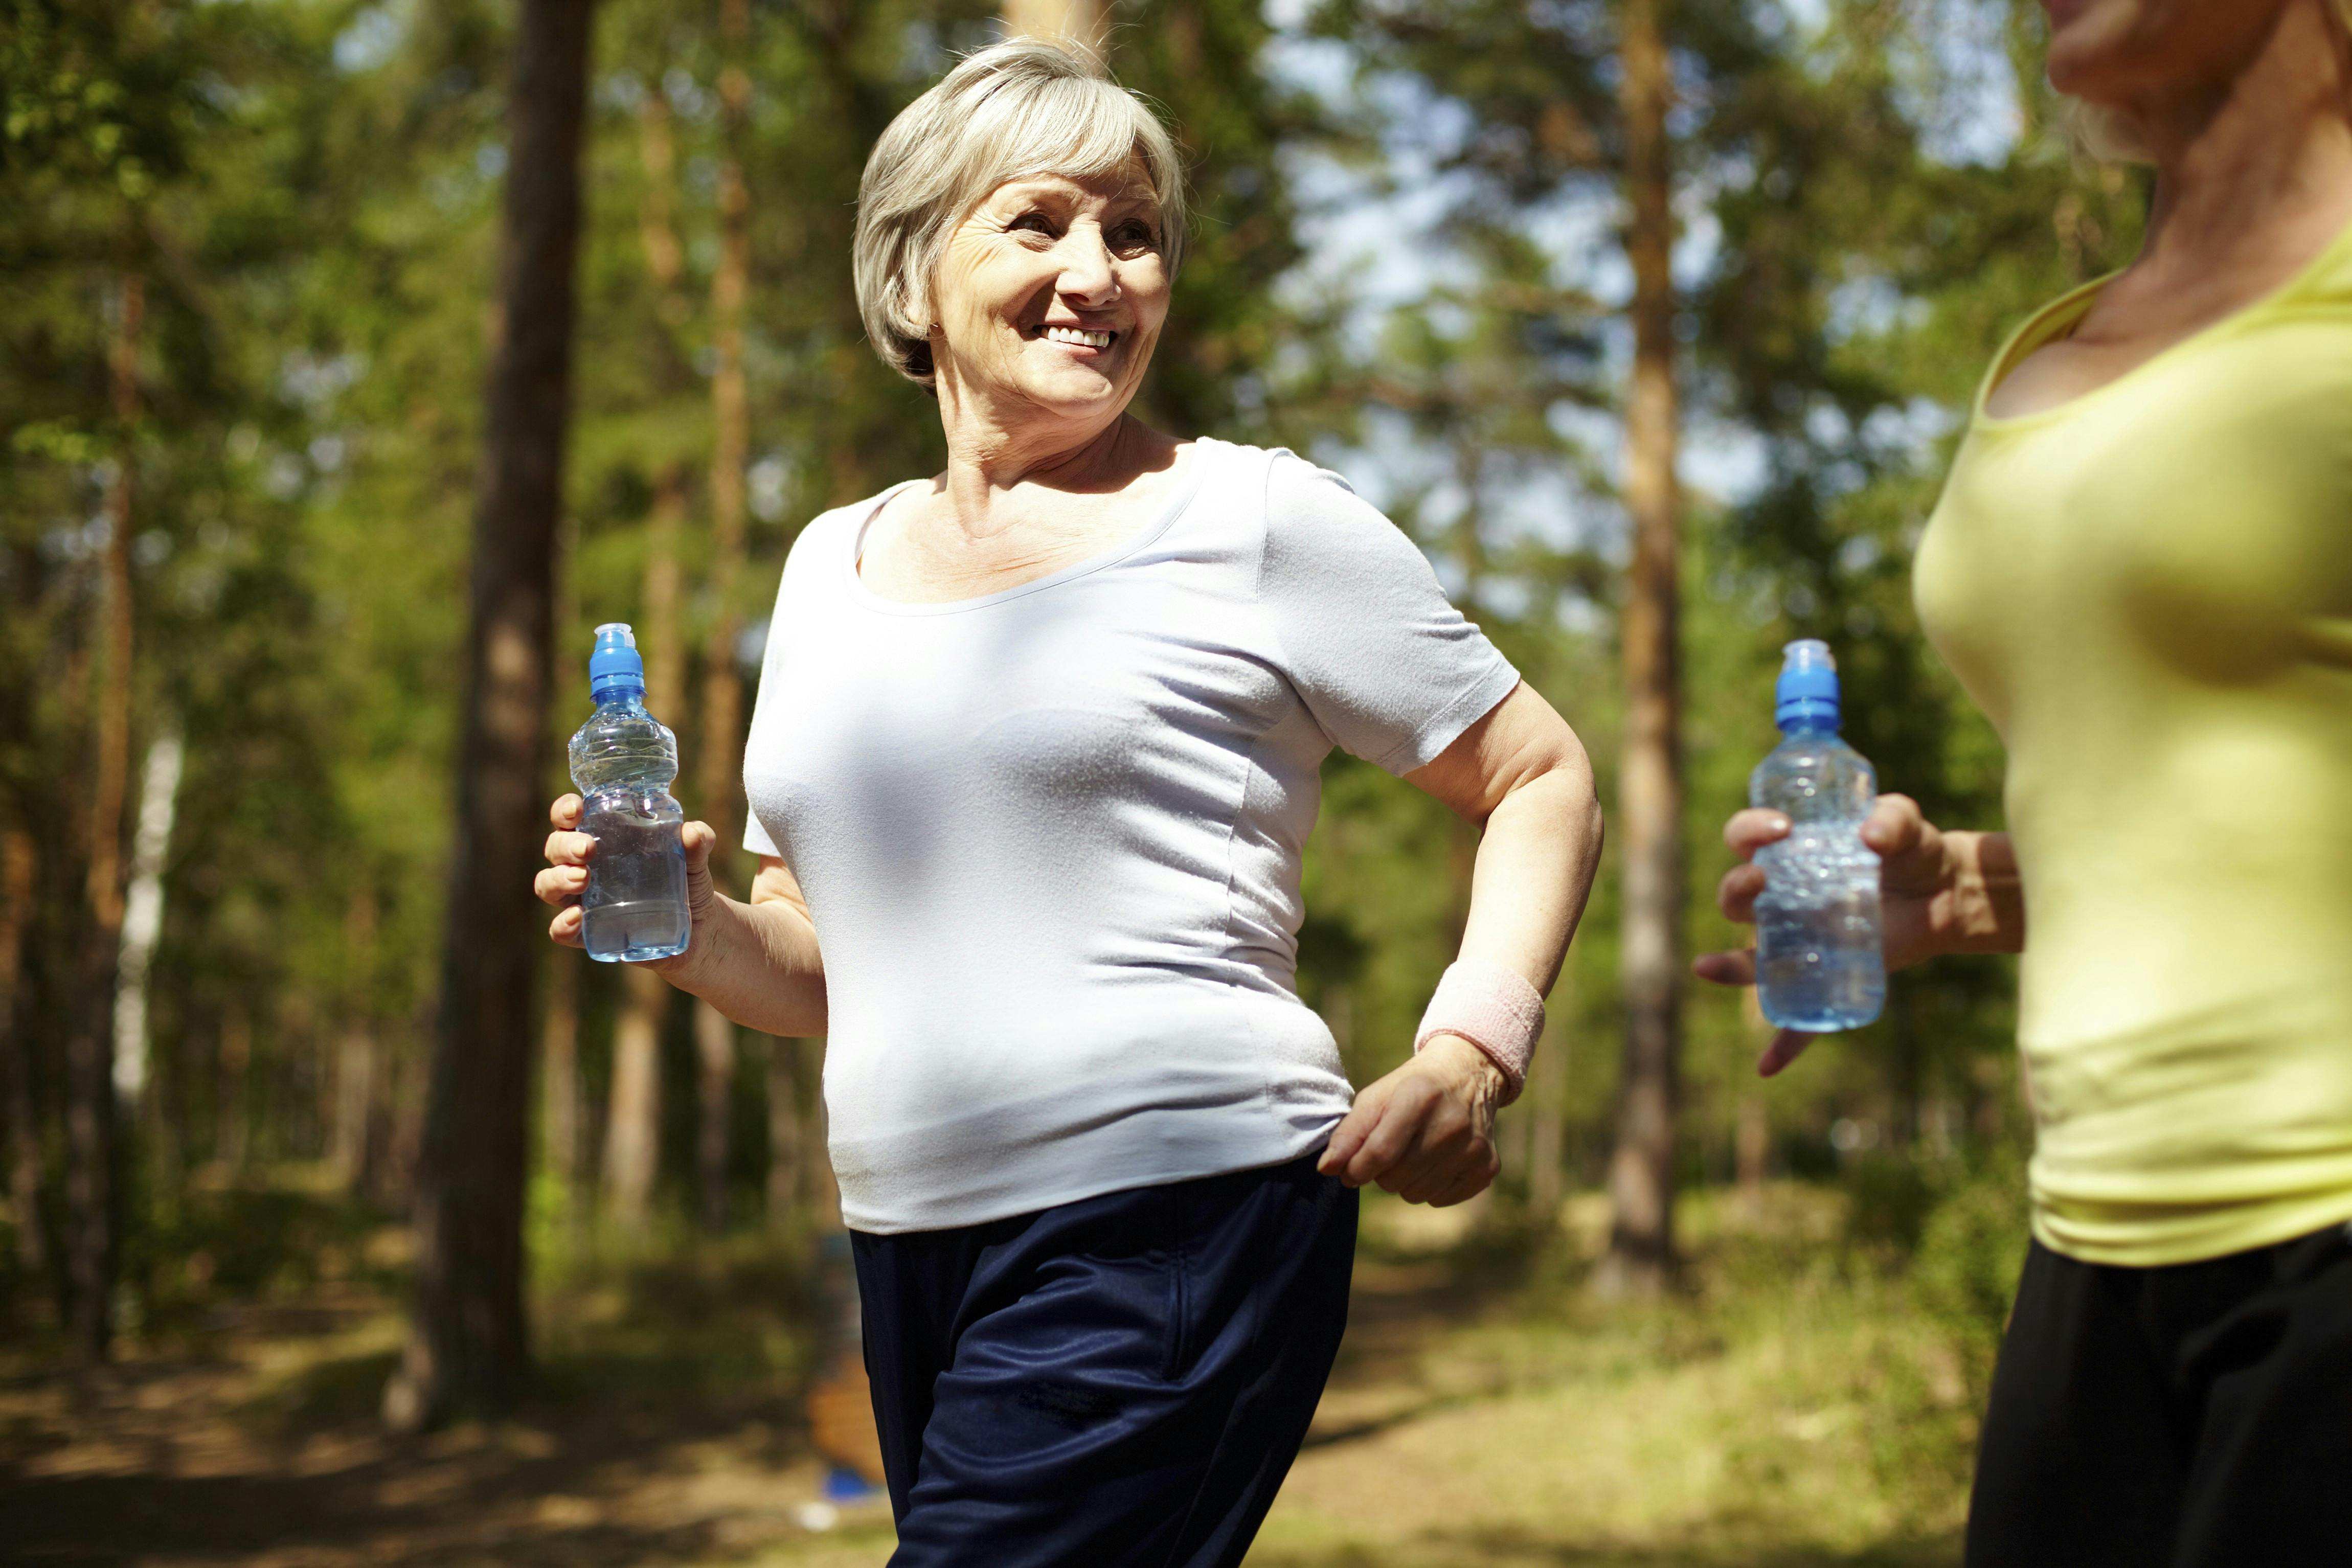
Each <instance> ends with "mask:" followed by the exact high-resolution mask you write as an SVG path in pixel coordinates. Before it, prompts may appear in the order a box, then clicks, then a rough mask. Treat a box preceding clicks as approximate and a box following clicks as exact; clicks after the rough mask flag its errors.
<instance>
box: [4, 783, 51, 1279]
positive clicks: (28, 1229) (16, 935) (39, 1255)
mask: <svg viewBox="0 0 2352 1568" xmlns="http://www.w3.org/2000/svg"><path fill="white" fill-rule="evenodd" d="M34 853H35V851H34V849H33V835H32V834H30V833H28V832H26V831H25V830H23V829H22V828H10V829H8V830H6V831H5V832H0V1037H5V1040H6V1042H7V1043H6V1045H5V1047H0V1093H5V1094H6V1095H7V1097H8V1103H7V1106H6V1107H5V1109H6V1113H7V1117H8V1215H9V1218H11V1219H13V1220H14V1221H15V1222H16V1261H17V1263H18V1264H19V1265H20V1266H21V1267H22V1268H23V1269H24V1270H25V1272H26V1273H27V1274H34V1275H37V1274H39V1273H40V1271H41V1270H42V1268H43V1266H44V1265H45V1264H46V1263H47V1259H48V1249H47V1239H48V1238H47V1231H46V1229H45V1228H44V1226H43V1222H42V1215H41V1120H40V1115H39V1111H38V1107H37V1105H36V1103H35V1102H34V1098H33V1094H34V1090H33V1031H32V1030H30V1029H29V1028H26V1027H23V1026H21V1025H20V1024H19V1023H18V1021H17V1018H16V981H17V977H19V976H20V975H22V974H23V973H24V967H23V956H24V951H25V938H26V935H27V934H28V933H29V932H30V931H31V930H32V925H33V857H34Z"/></svg>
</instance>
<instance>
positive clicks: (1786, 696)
mask: <svg viewBox="0 0 2352 1568" xmlns="http://www.w3.org/2000/svg"><path fill="white" fill-rule="evenodd" d="M1780 658H1781V664H1780V685H1778V686H1777V687H1776V688H1775V689H1774V691H1773V694H1772V722H1773V723H1775V724H1777V725H1779V726H1780V727H1781V728H1782V729H1784V730H1789V729H1797V728H1800V727H1801V728H1806V729H1832V730H1833V729H1835V728H1837V727H1838V677H1837V660H1836V659H1834V658H1832V657H1831V655H1830V645H1829V644H1828V643H1822V642H1816V641H1815V640H1813V639H1812V638H1811V637H1807V638H1803V639H1801V640H1800V641H1798V642H1794V643H1790V644H1789V645H1788V646H1787V647H1785V648H1783V649H1781V650H1780Z"/></svg>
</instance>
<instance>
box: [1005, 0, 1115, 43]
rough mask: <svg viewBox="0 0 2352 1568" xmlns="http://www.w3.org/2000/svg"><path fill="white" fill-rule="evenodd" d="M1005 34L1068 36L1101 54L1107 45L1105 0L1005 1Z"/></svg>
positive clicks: (1108, 38)
mask: <svg viewBox="0 0 2352 1568" xmlns="http://www.w3.org/2000/svg"><path fill="white" fill-rule="evenodd" d="M1004 32H1005V36H1006V37H1015V38H1017V37H1032V38H1067V39H1070V40H1071V41H1073V42H1075V43H1080V44H1084V45H1085V46H1086V47H1087V48H1089V49H1092V50H1093V51H1095V53H1096V54H1097V55H1101V54H1103V53H1105V52H1106V51H1107V50H1108V48H1109V47H1110V6H1109V5H1108V0H1005V3H1004Z"/></svg>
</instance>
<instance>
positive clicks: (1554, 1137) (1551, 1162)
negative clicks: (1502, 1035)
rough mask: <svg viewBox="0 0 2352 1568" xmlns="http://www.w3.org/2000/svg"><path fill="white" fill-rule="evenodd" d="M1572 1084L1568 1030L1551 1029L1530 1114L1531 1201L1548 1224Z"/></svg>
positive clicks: (1532, 1072)
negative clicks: (1532, 1132) (1565, 1102)
mask: <svg viewBox="0 0 2352 1568" xmlns="http://www.w3.org/2000/svg"><path fill="white" fill-rule="evenodd" d="M1564 995H1565V991H1564V988H1563V989H1561V990H1555V991H1554V992H1553V998H1554V1000H1553V1007H1554V1008H1555V1009H1557V1008H1559V1005H1560V1003H1561V1001H1562V1000H1563V999H1564ZM1567 1085H1568V1031H1567V1030H1564V1029H1558V1028H1553V1029H1548V1030H1545V1031H1544V1039H1543V1043H1542V1045H1541V1046H1540V1047H1539V1048H1538V1050H1537V1051H1536V1059H1535V1061H1533V1062H1532V1063H1531V1064H1529V1066H1528V1111H1529V1113H1530V1114H1531V1115H1532V1116H1533V1117H1534V1118H1535V1124H1536V1125H1535V1148H1534V1151H1533V1154H1532V1156H1531V1157H1532V1161H1533V1164H1532V1168H1530V1169H1529V1171H1528V1203H1529V1205H1531V1206H1532V1207H1534V1209H1535V1211H1536V1212H1537V1213H1538V1214H1539V1215H1541V1216H1543V1217H1544V1218H1545V1221H1546V1223H1547V1224H1549V1222H1550V1221H1551V1220H1553V1219H1554V1218H1557V1217H1558V1215H1559V1199H1560V1176H1561V1169H1560V1166H1561V1157H1562V1155H1564V1154H1565V1152H1566V1151H1565V1149H1564V1147H1563V1145H1564V1143H1565V1139H1564V1137H1563V1134H1564V1133H1565V1132H1566V1128H1565V1127H1564V1126H1563V1125H1562V1124H1561V1112H1562V1110H1563V1107H1562V1105H1561V1103H1560V1102H1561V1099H1562V1098H1563V1095H1562V1091H1563V1090H1564V1089H1565V1088H1566V1087H1567Z"/></svg>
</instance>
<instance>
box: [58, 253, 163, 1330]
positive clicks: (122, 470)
mask: <svg viewBox="0 0 2352 1568" xmlns="http://www.w3.org/2000/svg"><path fill="white" fill-rule="evenodd" d="M115 299H116V310H115V323H114V340H113V345H112V349H111V352H110V355H109V361H110V365H109V377H110V382H111V383H112V390H113V403H114V417H115V422H116V424H117V426H118V427H119V429H120V432H121V450H120V452H119V453H118V454H117V455H116V459H115V471H114V478H113V482H112V483H111V484H110V485H109V486H108V487H107V496H106V515H107V528H108V532H107V546H106V559H105V574H106V575H105V591H104V593H103V595H102V596H101V598H100V605H101V607H102V608H101V614H102V616H103V619H102V621H101V622H100V642H101V643H102V644H103V646H104V648H105V651H106V671H105V678H104V680H103V682H102V684H101V685H100V687H99V694H98V713H97V725H96V728H97V732H98V772H97V778H96V780H95V783H94V786H93V788H92V790H91V795H92V804H91V810H90V854H89V884H88V893H89V910H90V929H89V947H88V948H87V950H86V953H85V956H84V970H83V984H82V987H81V994H80V996H79V998H76V1002H75V1010H76V1015H77V1016H76V1018H75V1021H74V1030H73V1033H72V1035H71V1037H70V1038H69V1039H68V1042H67V1046H66V1284H67V1291H66V1299H67V1302H68V1328H69V1331H70V1333H71V1337H72V1339H73V1341H74V1343H76V1345H77V1346H78V1347H79V1349H80V1351H81V1352H82V1354H84V1355H86V1356H88V1357H89V1358H90V1359H91V1360H93V1361H102V1360H104V1359H105V1358H106V1356H107V1354H109V1352H110V1349H111V1348H112V1344H113V1338H114V1322H113V1296H114V1267H115V1244H116V1237H115V1230H116V1225H117V1221H118V1218H119V1215H118V1213H117V1195H116V1191H115V1187H116V1175H117V1172H116V1165H117V1161H118V1158H119V1156H118V1154H117V1151H116V1148H115V1135H116V1130H117V1118H116V1115H115V1107H114V1034H113V1022H114V1020H113V1017H112V1012H113V1009H112V1008H111V1007H110V1005H109V1003H110V1000H111V998H112V996H113V987H112V985H111V984H110V981H111V980H112V979H113V978H114V973H115V968H116V966H117V964H118V962H119V961H120V958H121V938H122V807H123V797H124V794H125V793H126V790H127V789H128V785H129V782H130V780H129V773H130V765H131V523H132V520H133V519H132V515H131V489H132V476H133V469H134V466H135V463H134V460H135V458H136V455H137V453H136V449H135V447H134V445H133V441H132V431H133V427H134V425H135V424H136V423H137V421H138V418H139V334H140V328H141V324H142V317H143V316H144V315H145V313H146V301H147V293H146V282H145V279H144V278H142V277H141V276H140V275H139V274H138V273H136V272H126V273H124V274H123V275H122V278H121V282H120V284H119V285H118V286H117V291H116V296H115Z"/></svg>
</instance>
